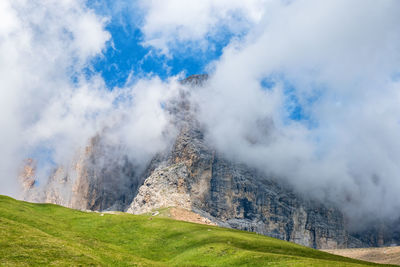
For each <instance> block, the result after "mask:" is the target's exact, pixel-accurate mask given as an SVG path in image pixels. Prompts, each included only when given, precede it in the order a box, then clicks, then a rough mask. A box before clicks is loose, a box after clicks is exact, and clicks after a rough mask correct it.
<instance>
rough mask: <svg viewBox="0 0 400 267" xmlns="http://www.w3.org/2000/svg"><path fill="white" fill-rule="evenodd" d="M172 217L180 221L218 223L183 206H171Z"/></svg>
mask: <svg viewBox="0 0 400 267" xmlns="http://www.w3.org/2000/svg"><path fill="white" fill-rule="evenodd" d="M169 213H170V215H171V218H173V219H175V220H179V221H186V222H193V223H200V224H207V225H216V224H215V223H213V222H211V221H210V220H209V219H207V218H204V217H202V216H200V215H199V214H197V213H194V212H193V211H189V210H186V209H182V208H171V209H170V210H169Z"/></svg>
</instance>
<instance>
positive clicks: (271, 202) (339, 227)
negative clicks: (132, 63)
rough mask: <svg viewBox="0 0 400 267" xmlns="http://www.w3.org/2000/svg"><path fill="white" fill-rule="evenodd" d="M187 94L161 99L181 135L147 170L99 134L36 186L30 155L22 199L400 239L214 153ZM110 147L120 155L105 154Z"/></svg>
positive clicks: (346, 240) (379, 240)
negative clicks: (359, 227) (170, 210)
mask: <svg viewBox="0 0 400 267" xmlns="http://www.w3.org/2000/svg"><path fill="white" fill-rule="evenodd" d="M206 82H207V75H195V76H191V77H189V78H187V79H185V80H183V81H182V83H181V84H182V87H184V88H188V87H189V88H191V87H194V88H195V87H198V86H202V85H203V84H204V83H206ZM189 93H190V90H182V93H181V94H180V95H179V97H178V98H176V99H174V100H172V101H171V102H170V103H168V104H166V107H165V108H166V110H167V111H168V112H169V113H170V114H171V118H172V120H173V121H172V123H173V124H174V125H175V126H176V128H177V129H178V132H179V133H178V135H177V137H176V140H175V142H174V144H172V146H170V147H169V148H168V149H167V150H166V151H162V152H160V153H159V154H157V155H155V156H154V158H153V159H152V160H151V161H150V162H149V163H148V165H147V166H146V167H145V168H143V167H139V166H137V165H135V164H134V163H132V162H131V161H130V160H129V157H128V155H125V154H123V153H122V152H121V153H118V152H119V148H118V147H110V146H109V145H107V143H106V142H104V141H103V139H102V135H101V134H99V135H98V136H96V137H93V138H92V139H91V140H90V143H89V144H88V146H87V147H86V148H85V149H83V151H80V152H79V153H77V156H76V158H75V159H73V160H72V163H71V164H69V165H66V166H58V167H57V168H56V169H55V170H54V172H53V174H52V175H51V176H50V177H49V179H48V182H47V184H46V185H45V186H43V187H41V188H39V187H38V186H36V185H35V166H34V161H33V160H30V161H28V162H27V164H25V167H24V168H23V170H22V172H21V175H20V181H21V184H22V186H23V188H24V190H23V192H24V198H25V199H26V200H30V201H38V202H49V203H56V204H60V205H63V206H67V207H71V208H75V209H84V210H120V211H127V212H129V213H133V214H140V213H145V212H150V211H152V210H154V209H159V208H162V207H177V208H182V209H186V210H190V211H193V212H195V213H197V214H199V215H201V216H202V217H204V218H206V219H207V220H209V221H210V222H212V223H215V224H217V225H220V226H224V227H231V228H235V229H241V230H247V231H253V232H257V233H259V234H263V235H268V236H272V237H276V238H279V239H283V240H287V241H292V242H295V243H298V244H302V245H305V246H309V247H313V248H323V249H332V248H347V247H366V246H379V245H387V244H391V243H394V242H396V243H399V242H398V241H400V237H399V235H398V234H397V235H396V233H397V232H395V229H393V228H390V227H386V228H385V227H376V228H375V229H368V230H364V231H363V232H358V233H355V232H349V230H348V226H347V224H346V218H345V216H344V215H343V213H342V212H341V211H340V210H338V209H337V208H335V207H334V206H332V205H329V204H326V203H325V204H324V203H318V202H316V201H312V200H310V199H307V198H306V197H304V196H301V195H299V194H298V193H296V191H295V190H293V189H292V188H291V187H290V186H289V185H287V184H285V183H284V182H282V181H280V180H278V179H274V178H273V177H268V176H266V175H265V174H263V173H261V172H259V171H257V170H255V169H252V168H250V167H248V166H246V165H244V164H243V163H240V162H233V161H231V160H228V159H227V158H226V157H224V155H222V154H220V153H218V151H216V150H215V149H214V148H213V147H212V146H210V145H209V144H208V142H207V140H206V138H205V136H204V129H203V127H202V126H201V125H200V124H199V122H198V121H197V120H196V119H195V115H194V113H195V110H194V109H195V107H192V106H191V105H190V101H189V100H188V94H189ZM110 151H112V154H113V155H118V156H117V157H112V158H110V157H107V154H108V153H110ZM121 151H123V150H121Z"/></svg>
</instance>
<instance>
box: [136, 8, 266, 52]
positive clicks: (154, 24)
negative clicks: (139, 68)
mask: <svg viewBox="0 0 400 267" xmlns="http://www.w3.org/2000/svg"><path fill="white" fill-rule="evenodd" d="M264 2H266V1H264V0H249V1H240V0H234V1H232V0H219V1H213V0H207V1H184V0H167V1H165V0H150V1H140V2H139V3H140V7H141V8H142V10H143V11H144V12H145V16H144V24H143V26H142V32H143V33H144V38H145V41H144V44H145V45H150V46H152V47H154V48H156V49H158V50H159V51H160V52H161V53H164V54H167V55H170V50H171V49H172V50H182V49H183V46H182V44H185V45H190V43H191V42H192V45H193V46H192V47H194V48H196V49H206V48H208V45H209V43H208V41H207V40H206V38H208V37H211V38H218V36H217V35H218V34H221V31H223V30H227V31H229V32H231V33H233V34H240V33H243V32H244V31H245V30H247V29H248V27H249V26H250V25H252V24H254V23H256V22H258V21H259V20H260V18H261V16H262V11H263V9H262V4H263V3H264ZM193 42H194V43H193Z"/></svg>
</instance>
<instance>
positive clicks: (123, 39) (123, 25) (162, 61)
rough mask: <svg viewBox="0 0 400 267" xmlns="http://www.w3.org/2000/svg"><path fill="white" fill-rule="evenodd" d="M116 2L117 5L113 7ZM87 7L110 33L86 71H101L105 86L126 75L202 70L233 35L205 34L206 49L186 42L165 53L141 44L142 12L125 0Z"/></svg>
mask: <svg viewBox="0 0 400 267" xmlns="http://www.w3.org/2000/svg"><path fill="white" fill-rule="evenodd" d="M117 5H118V6H117ZM87 6H88V7H89V8H91V9H94V10H95V11H96V13H97V14H99V15H103V16H107V17H108V19H109V21H108V22H107V24H106V27H105V29H106V30H107V31H108V32H109V33H110V34H111V38H112V39H111V40H110V41H109V42H108V43H107V46H106V49H105V51H103V55H101V56H97V57H96V58H95V59H93V61H92V65H91V66H90V68H89V69H90V70H89V69H88V74H89V75H90V74H92V73H101V75H102V76H103V78H104V80H105V82H106V84H107V86H108V87H109V88H110V89H112V88H113V87H115V86H118V87H121V86H123V85H124V84H125V83H126V81H127V79H128V77H129V76H130V74H131V73H132V74H134V75H132V76H131V77H133V78H134V79H140V78H141V77H143V76H148V75H156V76H158V77H160V78H161V79H166V78H168V77H170V76H174V75H177V74H180V73H183V74H184V76H189V75H192V74H201V73H205V72H206V67H207V65H208V64H209V63H210V62H212V61H213V60H216V59H218V58H219V57H220V56H221V54H222V51H223V48H224V47H225V46H226V45H227V44H228V43H229V41H230V39H231V38H232V37H233V36H234V35H233V34H232V33H230V32H229V31H228V30H224V29H222V30H220V31H219V34H218V38H216V37H215V36H207V37H206V38H207V43H208V46H207V47H206V49H204V48H202V49H200V48H198V47H196V44H195V43H193V42H191V41H187V42H181V43H179V44H178V45H177V47H179V48H178V49H172V50H171V55H169V56H167V55H164V54H162V53H160V51H159V50H158V49H156V48H154V47H151V46H149V45H145V44H144V35H143V32H142V31H141V26H142V23H143V22H142V21H143V14H142V13H140V12H138V11H136V10H135V9H134V8H133V7H132V4H128V3H126V2H125V1H120V2H114V1H97V0H92V1H88V3H87Z"/></svg>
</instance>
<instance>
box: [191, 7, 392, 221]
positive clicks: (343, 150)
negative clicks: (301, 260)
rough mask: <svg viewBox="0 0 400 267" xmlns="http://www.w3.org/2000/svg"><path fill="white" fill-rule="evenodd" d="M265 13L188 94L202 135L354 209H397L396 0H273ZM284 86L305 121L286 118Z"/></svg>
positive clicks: (380, 211) (223, 148)
mask: <svg viewBox="0 0 400 267" xmlns="http://www.w3.org/2000/svg"><path fill="white" fill-rule="evenodd" d="M264 14H265V15H264V16H263V17H262V19H261V20H260V22H259V23H258V24H256V25H255V26H254V27H253V28H252V29H251V31H250V32H249V34H248V35H247V38H246V39H245V40H244V41H243V42H242V41H240V42H234V43H231V44H230V45H229V46H228V47H227V48H226V49H225V50H224V54H223V56H222V57H221V59H220V60H218V61H217V62H215V63H214V69H215V72H214V73H213V75H212V79H211V81H210V86H209V87H208V88H206V89H204V90H203V91H202V92H200V93H199V95H198V96H196V97H195V99H194V101H198V102H199V106H200V107H201V110H202V114H201V116H200V118H201V120H202V122H203V123H204V124H205V125H207V126H208V129H209V138H210V139H211V140H212V141H213V142H214V143H215V144H216V145H217V147H218V148H219V149H220V150H221V151H223V152H225V153H226V154H227V155H229V156H231V157H233V158H235V159H238V160H241V161H245V162H247V163H248V164H251V165H253V166H256V167H258V168H260V169H263V170H264V171H266V172H267V173H269V174H273V175H275V176H277V177H282V178H284V179H286V180H288V181H289V182H291V183H292V184H293V185H294V186H295V187H296V188H297V189H298V190H300V191H301V192H305V193H307V194H308V195H310V196H313V197H317V198H319V199H322V200H326V201H333V202H336V203H338V204H339V205H341V206H342V208H344V209H346V210H349V211H351V212H349V213H352V214H353V215H355V214H356V213H359V214H356V215H360V216H364V215H365V214H368V213H369V212H370V213H373V214H375V215H382V216H392V215H393V214H397V215H398V212H397V211H398V209H399V207H400V198H399V197H398V192H399V190H400V180H399V179H398V176H399V174H400V168H399V165H398V162H399V161H400V141H399V140H400V139H399V138H398V134H399V133H400V124H399V119H400V108H399V107H400V105H399V103H400V102H399V101H400V98H399V97H400V95H399V89H400V88H399V83H398V82H396V81H395V80H393V79H392V78H393V76H394V75H395V74H397V73H399V66H400V64H399V63H400V30H399V28H398V25H399V24H400V3H399V2H397V1H381V2H376V1H323V2H321V1H301V0H300V1H291V2H287V1H282V2H275V3H274V4H273V5H272V4H271V5H266V6H265V11H264ZM265 77H270V79H273V80H275V87H273V88H270V89H268V90H265V89H262V88H261V85H260V82H261V80H262V79H263V78H265ZM288 83H290V84H291V86H292V89H290V90H291V91H290V94H291V96H292V97H293V96H295V97H296V98H297V99H298V102H299V104H300V105H302V108H303V111H304V112H305V113H306V115H307V116H308V117H309V119H308V120H305V121H293V120H290V118H288V110H287V109H288V106H289V105H290V104H292V105H293V102H292V103H290V98H288V96H287V95H288V91H287V90H288V89H286V92H285V89H284V88H285V86H287V84H288ZM310 99H313V100H310ZM310 124H311V126H310ZM350 200H351V201H350Z"/></svg>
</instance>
